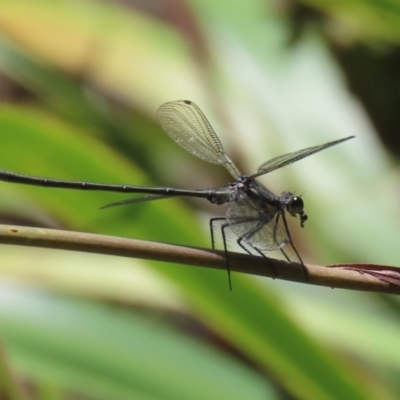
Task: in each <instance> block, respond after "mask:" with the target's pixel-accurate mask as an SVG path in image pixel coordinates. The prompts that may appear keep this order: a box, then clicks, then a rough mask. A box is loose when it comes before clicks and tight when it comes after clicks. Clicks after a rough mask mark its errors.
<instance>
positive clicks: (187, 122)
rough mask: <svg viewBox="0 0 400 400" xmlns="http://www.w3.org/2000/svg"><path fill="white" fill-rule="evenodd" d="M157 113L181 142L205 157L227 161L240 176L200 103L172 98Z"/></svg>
mask: <svg viewBox="0 0 400 400" xmlns="http://www.w3.org/2000/svg"><path fill="white" fill-rule="evenodd" d="M157 116H158V119H159V121H160V123H161V126H162V127H163V129H164V130H165V131H166V132H167V133H168V135H169V136H170V137H171V138H172V139H173V140H174V141H175V142H176V143H177V144H179V146H181V147H183V148H184V149H185V150H186V151H188V152H189V153H191V154H193V155H194V156H196V157H199V158H201V159H203V160H205V161H208V162H210V163H213V164H221V165H223V166H224V167H225V168H226V169H227V170H228V171H229V173H230V174H231V175H232V176H233V177H234V178H238V177H239V176H240V172H239V171H238V169H237V168H236V166H235V165H234V164H233V162H232V161H231V159H230V158H229V157H228V156H227V154H226V153H225V150H224V148H223V147H222V143H221V141H220V140H219V138H218V136H217V135H216V133H215V132H214V129H213V128H212V126H211V125H210V123H209V122H208V120H207V118H206V117H205V115H204V114H203V112H202V111H201V110H200V108H199V107H197V106H196V104H194V103H193V102H191V101H189V100H177V101H171V102H168V103H165V104H163V105H162V106H161V107H160V108H159V109H158V111H157Z"/></svg>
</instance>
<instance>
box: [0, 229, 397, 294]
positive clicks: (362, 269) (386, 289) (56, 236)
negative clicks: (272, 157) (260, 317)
mask: <svg viewBox="0 0 400 400" xmlns="http://www.w3.org/2000/svg"><path fill="white" fill-rule="evenodd" d="M0 243H2V244H11V245H20V246H32V247H44V248H50V249H62V250H71V251H81V252H86V253H96V254H108V255H114V256H120V257H132V258H143V259H147V260H155V261H165V262H174V263H178V264H184V265H191V266H197V267H205V268H215V269H226V260H225V255H224V252H223V251H218V250H211V249H209V250H208V249H202V248H197V247H187V246H178V245H172V244H166V243H158V242H150V241H145V240H136V239H126V238H121V237H117V236H105V235H96V234H90V233H82V232H73V231H60V230H54V229H43V228H30V227H22V226H7V225H0ZM271 263H272V264H273V266H274V269H275V270H276V271H278V272H279V276H278V277H277V278H278V279H284V280H289V281H295V282H303V283H309V284H313V285H320V286H327V287H332V288H342V289H353V290H367V291H375V292H382V293H395V294H400V287H399V286H398V285H394V284H390V283H388V282H385V281H382V279H379V277H377V276H374V274H372V273H368V272H366V271H368V270H370V271H378V273H376V274H375V275H378V276H379V274H381V273H382V271H383V270H384V271H386V270H388V269H389V270H390V269H391V270H392V271H396V270H395V268H393V267H392V268H391V267H382V266H381V267H379V266H367V265H360V264H343V265H334V266H329V267H328V266H316V265H309V264H306V268H307V270H308V274H309V279H308V281H307V282H305V276H304V271H303V269H302V266H301V264H299V263H295V262H291V263H288V262H286V261H281V260H275V259H268V260H266V259H264V258H263V257H257V256H251V255H247V254H240V253H229V265H230V268H231V270H232V271H236V272H241V273H246V274H252V275H258V276H266V277H273V276H274V273H273V269H272V268H271Z"/></svg>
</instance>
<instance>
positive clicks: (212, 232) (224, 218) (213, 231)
mask: <svg viewBox="0 0 400 400" xmlns="http://www.w3.org/2000/svg"><path fill="white" fill-rule="evenodd" d="M216 221H226V217H214V218H211V219H210V234H211V247H212V249H213V250H214V249H215V230H214V224H215V222H216Z"/></svg>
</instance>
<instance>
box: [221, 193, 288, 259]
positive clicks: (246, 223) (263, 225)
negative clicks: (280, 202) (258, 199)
mask: <svg viewBox="0 0 400 400" xmlns="http://www.w3.org/2000/svg"><path fill="white" fill-rule="evenodd" d="M277 215H278V214H277V210H276V209H275V208H274V207H270V208H269V209H268V208H264V210H262V209H260V207H258V206H257V205H256V204H255V203H253V202H252V200H250V198H248V197H247V196H246V197H243V198H242V199H241V200H239V201H237V202H235V203H233V204H232V205H231V206H230V207H229V209H228V211H227V213H226V219H227V221H228V224H229V227H230V228H231V229H232V231H233V232H234V233H235V234H236V235H237V236H238V237H240V238H242V239H243V240H244V241H245V242H246V243H247V244H249V245H250V246H252V247H253V248H256V249H257V250H259V251H261V252H264V251H271V250H277V249H281V248H282V247H284V246H286V245H287V244H288V243H289V238H288V236H287V234H286V233H285V232H284V230H282V229H281V228H280V227H279V225H278V224H277V223H276V216H277Z"/></svg>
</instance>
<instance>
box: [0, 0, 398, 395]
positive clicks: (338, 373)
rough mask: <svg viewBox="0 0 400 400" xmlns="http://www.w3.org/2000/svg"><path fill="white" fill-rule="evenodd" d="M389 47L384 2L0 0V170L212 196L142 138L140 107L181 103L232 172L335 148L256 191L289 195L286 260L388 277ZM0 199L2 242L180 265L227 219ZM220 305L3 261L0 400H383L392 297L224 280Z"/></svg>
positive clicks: (189, 290) (53, 263) (191, 283)
mask: <svg viewBox="0 0 400 400" xmlns="http://www.w3.org/2000/svg"><path fill="white" fill-rule="evenodd" d="M399 44H400V6H399V4H398V2H397V1H395V0H385V1H381V2H369V1H366V0H359V1H349V2H344V1H330V2H325V1H322V0H309V1H306V0H305V1H290V0H270V1H268V0H264V1H263V0H247V1H244V0H242V1H239V0H238V1H227V0H222V1H210V0H191V1H184V0H170V1H161V0H152V1H143V0H124V1H117V0H115V1H112V0H102V1H101V0H68V1H63V0H57V1H54V0H41V1H39V0H3V1H2V2H0V144H1V145H0V168H2V169H9V170H13V171H16V172H20V173H29V174H33V175H38V176H47V177H53V178H64V179H74V180H88V181H95V182H96V181H97V182H108V183H126V184H129V183H130V184H136V185H157V186H174V187H181V188H190V189H194V188H205V187H212V186H219V185H225V184H226V183H228V182H229V181H230V179H231V178H230V177H229V176H228V174H227V172H226V171H225V170H224V169H223V168H220V167H218V166H214V165H210V164H207V163H205V162H203V161H201V160H199V159H197V158H195V157H193V156H191V155H190V154H187V153H186V152H185V151H184V150H182V149H181V148H180V147H179V146H177V145H176V144H175V143H173V142H172V141H171V140H170V139H169V138H168V136H167V135H166V134H165V133H164V132H163V131H162V130H161V128H160V127H159V125H158V123H157V121H156V119H155V115H156V110H157V108H158V107H159V106H160V105H161V104H162V103H164V102H167V101H171V100H179V99H189V100H192V101H194V102H196V104H198V105H199V106H200V108H201V109H202V110H203V111H204V113H205V114H206V115H207V117H208V118H209V120H210V122H211V123H212V125H213V127H214V128H215V130H216V132H217V134H218V135H219V137H220V138H221V140H222V142H223V143H224V147H225V149H226V151H227V153H228V154H229V155H230V156H231V158H232V159H233V160H234V162H235V163H236V164H237V166H238V167H239V168H240V169H241V170H242V171H243V172H244V173H251V172H253V171H255V170H256V168H257V166H258V165H260V164H261V163H262V162H264V161H266V160H268V159H269V158H272V157H275V156H278V155H280V154H283V153H285V152H290V151H295V150H299V149H301V148H304V147H308V146H313V145H317V144H320V143H324V142H327V141H330V140H335V139H339V138H341V137H345V136H349V135H355V136H356V138H355V139H353V140H351V141H349V142H346V143H344V144H341V145H340V146H338V147H334V148H332V149H329V150H326V151H324V152H322V153H319V154H317V155H315V156H313V157H310V158H309V159H308V158H307V159H305V160H303V161H301V162H299V163H296V164H294V165H292V166H289V167H287V168H284V169H283V170H280V171H276V172H274V173H271V174H269V175H268V176H265V177H263V178H262V182H263V183H264V184H265V185H267V186H268V187H270V188H271V189H272V190H273V191H274V192H276V193H280V192H281V191H283V190H290V191H296V192H297V193H303V192H304V195H303V199H304V201H305V205H306V208H305V211H306V213H307V214H308V216H309V221H307V223H306V227H305V229H303V230H301V228H300V227H299V223H298V220H297V221H296V220H293V219H291V220H290V221H289V223H290V227H291V231H292V234H293V236H294V241H295V243H296V246H297V248H298V249H299V251H300V253H301V254H302V257H303V259H304V261H305V262H308V263H316V264H322V265H324V264H330V263H335V262H337V263H339V262H340V263H346V262H366V263H380V264H390V265H398V264H399V262H398V254H399V251H398V240H399V237H400V209H399V200H398V199H399V195H400V187H399V172H398V161H397V160H398V155H399V153H400V139H399V137H400V136H399V131H398V130H399V128H398V126H399V119H400V113H399V111H398V110H399V105H400V49H399ZM0 187H1V198H0V219H1V222H2V223H11V224H21V225H30V226H41V227H51V228H58V229H68V230H78V231H85V232H96V233H102V234H109V235H119V236H123V237H132V238H138V239H150V240H158V241H165V242H169V243H177V244H184V245H196V246H204V247H209V246H210V238H209V232H208V220H209V218H210V217H212V216H221V215H224V212H225V209H224V208H223V207H217V206H212V205H210V204H208V203H207V202H205V201H191V200H185V199H171V200H162V201H159V202H150V203H148V204H136V205H135V204H134V205H128V206H124V207H116V208H113V209H106V210H100V209H99V208H100V207H101V206H102V205H104V204H106V203H108V202H112V201H118V200H122V199H124V198H126V197H127V196H124V195H120V194H110V193H100V192H99V193H87V192H82V193H81V192H76V191H68V190H57V189H50V190H48V189H44V188H35V187H29V186H19V185H12V184H8V183H1V184H0ZM231 241H232V242H233V241H234V240H233V238H232V240H231ZM396 249H397V250H396ZM233 289H234V290H233V292H229V290H228V282H227V275H226V273H225V272H224V271H214V270H206V269H200V268H199V269H196V268H192V267H185V266H182V265H171V264H167V263H155V262H145V261H142V260H131V259H122V258H117V257H110V256H100V255H98V256H97V255H90V254H80V253H73V252H66V251H55V250H45V249H33V248H28V247H16V246H14V247H13V246H1V253H0V341H1V345H2V347H3V352H2V353H1V354H2V361H3V367H2V368H0V375H1V376H0V384H1V386H2V391H1V393H4V396H5V395H6V393H7V395H8V396H9V397H2V398H10V399H40V400H59V399H115V400H119V399H145V400H153V399H160V400H161V399H171V400H181V399H190V400H197V399H199V400H202V399H208V400H210V399H230V400H232V399H250V400H252V399H255V400H256V399H264V400H265V399H307V400H310V399H311V400H313V399H318V400H321V399H326V400H328V399H332V400H333V399H351V400H354V399H377V398H379V399H397V398H399V396H400V384H399V382H400V381H399V375H400V349H399V346H398V338H399V335H400V304H399V301H398V299H397V298H396V297H395V296H383V295H379V294H371V293H360V292H351V291H344V290H336V289H335V290H331V289H328V288H320V287H313V286H311V285H301V284H295V283H288V282H280V281H279V280H274V281H272V280H269V279H265V278H264V279H262V278H255V277H249V276H244V275H240V274H233ZM7 366H8V368H9V371H11V372H12V373H13V376H14V378H15V379H14V382H13V381H11V380H10V379H9V377H8V375H7V369H5V367H7Z"/></svg>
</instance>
